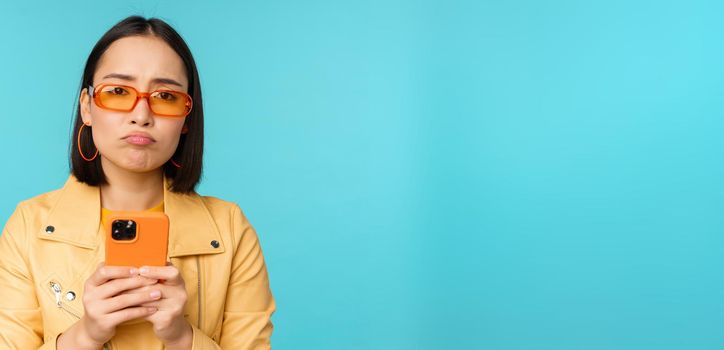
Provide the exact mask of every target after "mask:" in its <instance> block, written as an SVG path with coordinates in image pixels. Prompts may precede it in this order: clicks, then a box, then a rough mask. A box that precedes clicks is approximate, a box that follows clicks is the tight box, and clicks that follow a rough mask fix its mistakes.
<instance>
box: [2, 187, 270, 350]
mask: <svg viewBox="0 0 724 350" xmlns="http://www.w3.org/2000/svg"><path fill="white" fill-rule="evenodd" d="M167 185H168V184H167V183H166V181H165V180H164V210H165V212H166V215H168V217H169V221H170V229H169V242H168V256H169V260H170V261H171V263H172V264H173V265H174V266H176V267H177V268H178V269H179V271H180V272H181V274H182V276H183V279H184V281H185V283H186V291H187V293H188V301H187V302H186V308H185V310H186V311H185V316H186V319H187V320H188V321H189V323H190V324H191V325H192V327H193V334H194V340H193V349H194V350H201V349H270V347H271V345H270V337H271V333H272V328H273V326H272V323H271V320H270V318H271V315H272V313H273V312H274V311H275V308H276V306H275V302H274V298H273V296H272V294H271V291H270V289H269V279H268V275H267V270H266V265H265V264H264V258H263V256H262V251H261V247H260V246H259V240H258V238H257V235H256V231H255V230H254V228H253V227H252V226H251V224H250V223H249V221H248V220H247V219H246V217H245V216H244V214H243V212H242V211H241V209H240V208H239V207H238V206H237V205H236V204H233V203H230V202H226V201H223V200H220V199H217V198H213V197H202V196H199V195H198V194H192V195H181V194H177V193H173V192H170V191H168V190H167ZM100 213H101V207H100V191H99V189H98V187H93V186H88V185H85V184H82V183H80V182H78V181H77V180H76V179H75V178H74V177H73V176H71V177H70V178H69V179H68V181H67V182H66V183H65V185H64V186H63V188H61V189H59V190H55V191H52V192H48V193H45V194H42V195H40V196H37V197H35V198H32V199H29V200H26V201H23V202H21V203H20V204H19V205H18V206H17V208H16V210H15V212H14V213H13V214H12V216H11V217H10V219H9V220H8V222H7V224H6V225H5V228H4V229H3V232H2V236H0V349H22V350H28V349H38V348H40V349H55V342H56V338H57V337H58V336H59V335H60V333H62V332H63V331H65V330H66V329H67V328H68V327H70V326H71V325H72V324H73V323H75V322H76V321H78V319H79V317H80V316H81V315H83V302H82V300H83V285H84V283H85V281H86V279H87V278H88V277H89V276H90V275H91V274H92V273H93V272H94V271H95V270H96V268H97V267H98V264H99V263H100V262H101V261H103V260H104V256H105V244H104V240H105V236H104V234H103V230H102V228H101V225H100ZM104 349H113V350H139V349H144V350H156V349H163V344H162V343H161V342H160V341H159V340H158V339H157V338H156V336H155V335H154V333H153V329H152V325H151V323H150V322H147V321H144V320H141V319H139V320H134V321H129V322H126V323H123V324H121V325H119V326H118V328H117V329H116V335H115V336H114V337H113V338H112V339H111V340H110V342H108V343H107V344H106V345H105V346H104Z"/></svg>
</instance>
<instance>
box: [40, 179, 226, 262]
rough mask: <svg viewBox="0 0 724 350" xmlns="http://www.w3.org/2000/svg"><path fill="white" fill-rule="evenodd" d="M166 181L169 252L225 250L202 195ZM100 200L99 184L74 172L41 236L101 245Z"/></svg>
mask: <svg viewBox="0 0 724 350" xmlns="http://www.w3.org/2000/svg"><path fill="white" fill-rule="evenodd" d="M163 184H164V193H163V199H164V211H165V213H166V215H167V216H168V218H169V223H170V225H169V238H168V256H169V257H170V258H173V257H180V256H186V255H197V254H218V253H223V252H224V241H223V240H222V239H221V234H220V232H219V229H218V227H217V226H216V224H215V223H214V220H213V217H212V216H211V213H210V212H209V210H208V208H207V207H206V205H205V204H204V202H203V199H202V198H201V196H199V195H198V194H196V193H192V194H188V195H186V194H179V193H173V192H171V191H169V190H168V187H169V182H168V180H167V179H166V178H165V177H164V182H163ZM100 203H101V200H100V189H99V187H97V186H89V185H86V184H84V183H81V182H79V181H78V180H77V179H76V178H75V177H74V176H72V175H71V176H70V177H69V178H68V180H67V181H66V182H65V185H64V186H63V188H62V189H61V190H60V193H59V195H58V198H57V200H56V201H55V203H51V204H50V210H49V213H48V216H47V218H46V219H45V220H44V222H43V223H42V225H41V228H40V230H39V231H38V232H37V237H38V238H40V239H43V240H51V241H58V242H64V243H69V244H72V245H75V246H78V247H81V248H86V249H95V248H97V247H98V245H99V244H100V243H102V242H104V240H105V238H104V236H102V235H100V234H99V232H102V230H101V231H99V226H100V219H101V215H100V213H101V204H100ZM214 241H215V242H214ZM212 242H214V244H212ZM214 246H216V248H215V247H214Z"/></svg>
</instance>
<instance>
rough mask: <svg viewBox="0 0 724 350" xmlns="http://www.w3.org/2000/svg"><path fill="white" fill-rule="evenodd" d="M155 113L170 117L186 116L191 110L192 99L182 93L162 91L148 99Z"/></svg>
mask: <svg viewBox="0 0 724 350" xmlns="http://www.w3.org/2000/svg"><path fill="white" fill-rule="evenodd" d="M148 101H149V103H150V104H151V110H153V112H154V113H156V114H160V115H168V116H185V115H186V114H188V112H189V110H190V109H191V99H190V98H189V97H188V96H187V95H186V94H183V93H181V92H177V91H169V90H162V91H156V92H154V93H152V94H151V96H150V97H149V99H148Z"/></svg>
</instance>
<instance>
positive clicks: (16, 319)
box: [0, 16, 275, 350]
mask: <svg viewBox="0 0 724 350" xmlns="http://www.w3.org/2000/svg"><path fill="white" fill-rule="evenodd" d="M74 124H75V125H74V131H75V133H76V134H75V135H76V136H74V137H73V140H72V148H71V149H72V151H71V172H72V174H71V176H70V177H69V179H68V180H67V182H66V184H65V185H64V186H63V188H61V189H59V190H56V191H52V192H49V193H45V194H43V195H40V196H37V197H35V198H32V199H29V200H27V201H24V202H22V203H20V204H19V205H18V207H17V209H16V211H15V212H14V213H13V215H12V216H11V217H10V219H9V220H8V222H7V224H6V226H5V228H4V230H3V233H2V236H0V286H2V290H3V291H2V297H0V345H1V346H0V348H3V349H8V348H10V349H24V350H25V349H37V348H41V349H56V348H57V349H99V348H105V349H114V350H125V349H163V348H166V349H220V348H223V349H269V348H270V340H269V339H270V336H271V333H272V323H271V321H270V318H271V315H272V313H273V312H274V310H275V303H274V298H273V297H272V294H271V291H270V289H269V280H268V276H267V271H266V266H265V263H264V258H263V256H262V252H261V248H260V246H259V241H258V238H257V235H256V232H255V230H254V228H253V227H252V226H251V225H250V224H249V222H248V221H247V219H246V217H245V216H244V214H243V213H242V211H241V210H240V209H239V207H238V206H237V205H235V204H233V203H230V202H226V201H223V200H220V199H217V198H212V197H201V196H199V195H198V194H196V193H195V192H194V188H195V186H196V184H197V183H198V181H199V179H200V175H201V162H202V150H203V109H202V101H201V87H200V84H199V76H198V73H197V71H196V65H195V63H194V59H193V57H192V55H191V52H190V50H189V49H188V47H187V46H186V43H185V42H184V41H183V39H182V38H181V37H180V36H179V35H178V33H177V32H176V31H175V30H174V29H173V28H171V27H170V26H169V25H168V24H166V23H165V22H163V21H161V20H159V19H148V20H146V19H144V18H142V17H138V16H133V17H129V18H126V19H125V20H123V21H121V22H119V23H118V24H116V25H115V26H114V27H113V28H111V29H110V30H109V31H108V32H106V33H105V35H104V36H103V37H102V38H101V39H100V40H99V41H98V43H97V44H96V45H95V47H94V48H93V50H92V52H91V53H90V55H89V57H88V61H87V62H86V66H85V70H84V73H83V78H82V81H81V91H80V98H79V105H78V109H77V115H76V116H75V123H74ZM144 210H149V211H163V212H165V213H166V215H167V216H168V218H169V221H170V229H169V238H168V258H169V259H168V260H169V262H168V263H167V265H166V266H163V267H153V266H151V267H149V266H144V267H140V268H135V267H122V266H106V265H105V264H104V263H103V261H104V256H105V255H104V253H105V252H104V250H105V249H104V240H105V238H104V237H105V234H104V230H103V224H102V223H103V222H104V221H105V218H107V217H108V216H109V215H111V214H112V213H113V212H114V211H144Z"/></svg>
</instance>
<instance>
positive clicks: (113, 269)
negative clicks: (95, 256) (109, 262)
mask: <svg viewBox="0 0 724 350" xmlns="http://www.w3.org/2000/svg"><path fill="white" fill-rule="evenodd" d="M101 264H103V263H101ZM136 275H138V269H137V268H135V267H130V266H103V265H100V266H99V267H98V269H96V271H95V272H94V273H93V274H92V275H91V276H90V277H88V282H89V283H90V284H91V285H93V286H100V285H102V284H103V283H106V282H107V281H110V280H112V279H116V278H125V277H131V276H136Z"/></svg>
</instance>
